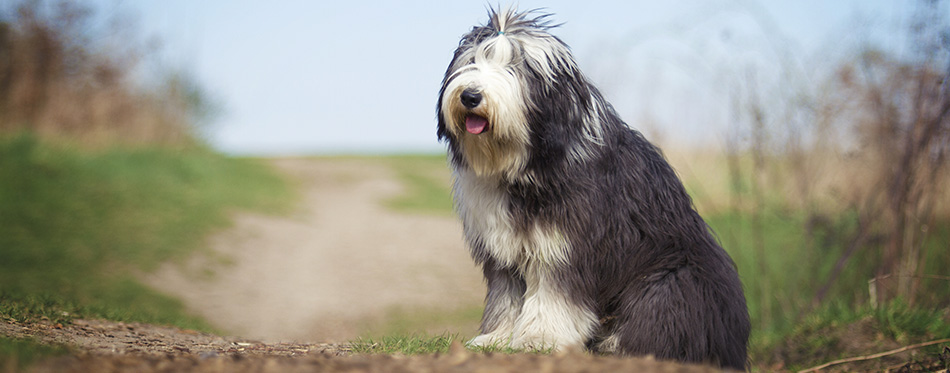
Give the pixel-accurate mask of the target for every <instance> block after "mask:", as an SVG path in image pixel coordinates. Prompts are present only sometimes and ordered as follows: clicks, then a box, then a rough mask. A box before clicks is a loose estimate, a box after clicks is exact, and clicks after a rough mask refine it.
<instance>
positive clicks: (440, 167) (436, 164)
mask: <svg viewBox="0 0 950 373" xmlns="http://www.w3.org/2000/svg"><path fill="white" fill-rule="evenodd" d="M384 162H385V163H386V164H387V165H388V166H389V167H391V168H392V170H393V171H394V172H395V173H396V177H397V178H398V179H399V181H400V182H402V184H403V186H404V187H405V188H406V189H405V191H404V192H403V193H402V194H401V195H399V196H397V197H394V198H392V199H390V200H389V201H386V206H387V207H389V208H391V209H393V210H395V211H399V212H408V213H422V214H434V215H442V216H452V214H453V209H452V206H453V205H452V194H451V189H450V188H451V187H450V185H451V181H450V178H449V166H448V163H447V161H446V158H445V155H444V154H438V155H400V156H392V157H387V158H385V160H384Z"/></svg>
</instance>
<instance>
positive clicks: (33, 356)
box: [0, 336, 69, 371]
mask: <svg viewBox="0 0 950 373" xmlns="http://www.w3.org/2000/svg"><path fill="white" fill-rule="evenodd" d="M67 353H69V349H68V348H66V347H64V346H60V345H49V344H44V343H39V342H36V341H33V340H31V339H18V338H7V337H2V336H0V370H3V371H17V370H19V369H23V368H25V367H26V366H28V365H30V364H31V363H33V362H35V361H37V360H40V359H42V358H45V357H51V356H59V355H65V354H67Z"/></svg>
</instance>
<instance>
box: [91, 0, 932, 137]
mask: <svg viewBox="0 0 950 373" xmlns="http://www.w3.org/2000/svg"><path fill="white" fill-rule="evenodd" d="M102 3H103V4H106V5H107V7H108V6H115V5H116V4H118V7H119V8H120V9H125V10H132V11H133V12H136V13H138V16H139V18H140V21H141V22H140V25H141V26H142V28H143V31H145V32H146V33H147V34H153V35H156V36H158V37H159V38H161V39H162V40H163V41H164V43H163V45H164V47H163V52H162V56H163V60H164V63H165V64H167V65H169V66H177V67H180V68H184V69H186V70H188V71H190V72H192V73H193V74H194V75H195V76H196V77H197V79H198V80H199V81H200V82H201V83H202V84H203V85H204V86H205V87H206V88H207V89H208V91H210V92H211V93H212V94H213V95H214V96H215V97H216V98H217V99H219V100H220V101H221V102H222V103H223V104H224V107H225V112H224V114H223V115H222V116H221V117H220V118H219V119H218V120H217V121H216V123H214V125H213V127H212V128H211V130H210V131H209V132H208V137H209V140H210V141H211V143H212V144H213V145H214V146H216V147H217V148H219V149H222V150H224V151H227V152H231V153H239V154H300V153H340V152H343V153H350V152H374V153H386V152H404V151H439V150H440V149H442V145H441V144H439V143H438V142H437V141H436V138H435V102H436V99H437V97H436V95H437V93H438V89H439V84H440V81H441V79H442V74H443V73H444V71H445V67H446V65H447V64H448V62H449V60H450V59H451V55H452V51H453V50H454V48H455V46H456V45H457V44H458V38H459V37H460V36H461V35H462V34H464V33H465V32H466V31H468V30H469V29H470V28H471V27H472V26H473V25H475V24H480V23H483V22H484V21H485V19H486V10H485V9H486V4H487V3H485V2H479V1H467V2H459V1H452V2H448V1H405V2H373V1H345V2H344V1H333V2H326V1H304V0H297V1H275V2H262V1H245V0H238V1H222V0H206V1H192V0H163V1H120V2H118V3H116V2H115V1H109V0H102ZM912 5H913V2H911V1H906V0H898V1H890V0H879V1H878V0H871V1H868V0H864V1H861V0H836V1H827V0H803V1H767V2H766V1H762V2H756V1H753V0H749V1H698V0H673V1H596V0H591V1H544V2H542V1H521V2H519V3H518V7H519V8H520V9H528V8H539V7H543V8H546V9H547V11H549V12H551V13H554V14H555V17H554V18H555V20H557V21H558V22H563V23H564V25H563V26H561V27H560V28H558V29H556V31H555V34H557V35H558V36H559V37H561V38H562V39H563V40H564V41H565V42H567V43H568V44H569V45H570V46H571V47H572V50H573V51H574V54H575V57H576V59H577V60H578V63H579V64H580V66H581V68H582V70H584V71H585V73H586V74H587V75H588V76H589V77H591V79H592V80H593V81H594V82H595V84H597V85H598V86H600V87H601V88H602V90H603V91H604V93H605V94H606V96H607V97H608V99H610V100H611V101H612V103H613V105H614V106H615V107H616V108H617V109H618V111H619V112H620V113H621V115H622V116H623V117H624V118H625V119H626V120H627V122H628V123H631V124H632V125H633V126H634V127H638V122H649V123H652V124H651V126H652V127H650V128H651V129H652V131H653V132H655V133H661V134H662V135H663V136H664V138H667V139H673V140H674V141H683V142H686V143H688V142H695V141H716V139H717V136H719V135H718V133H719V132H721V130H722V127H723V126H724V122H725V121H726V119H725V117H724V115H725V114H724V111H723V110H722V109H721V107H722V106H723V105H724V102H723V101H722V99H721V96H722V90H721V89H720V88H721V87H720V86H721V85H722V84H724V83H723V82H724V81H726V80H728V79H729V77H730V76H735V74H738V73H737V71H738V70H736V66H759V67H757V68H756V69H759V70H761V71H763V74H766V75H768V74H770V73H771V72H770V69H771V68H770V67H769V66H773V67H774V66H777V65H780V64H782V63H783V61H786V62H787V61H788V60H789V58H790V56H792V57H791V59H794V60H795V64H796V65H799V66H800V67H801V68H799V70H800V75H801V79H804V80H809V79H816V78H815V77H814V75H813V74H812V72H813V71H814V69H813V67H812V66H813V65H816V61H822V60H828V59H829V58H839V57H842V56H844V55H845V54H846V53H847V51H848V50H850V49H852V48H853V47H854V46H855V45H858V44H861V43H864V42H867V41H873V42H882V43H885V44H887V43H890V44H895V43H898V42H897V41H894V40H890V39H889V35H893V34H894V33H895V31H896V30H899V28H900V27H901V25H902V24H903V23H906V21H907V14H909V11H910V10H911V9H912ZM891 47H893V45H892V46H891ZM644 131H645V132H650V131H648V130H647V129H644Z"/></svg>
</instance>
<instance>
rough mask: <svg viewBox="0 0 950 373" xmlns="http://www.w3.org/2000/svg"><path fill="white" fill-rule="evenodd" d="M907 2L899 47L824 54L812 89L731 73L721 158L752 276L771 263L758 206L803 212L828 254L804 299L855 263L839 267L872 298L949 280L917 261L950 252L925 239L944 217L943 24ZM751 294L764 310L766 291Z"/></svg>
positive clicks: (926, 8) (949, 69)
mask: <svg viewBox="0 0 950 373" xmlns="http://www.w3.org/2000/svg"><path fill="white" fill-rule="evenodd" d="M919 7H920V9H919V11H918V12H917V14H916V15H915V16H914V18H913V22H911V23H912V24H911V27H910V29H909V30H908V33H907V36H908V45H911V46H914V48H913V50H911V51H910V52H908V53H906V54H901V55H897V54H889V53H886V52H882V51H880V50H876V49H874V48H871V47H863V48H860V49H859V50H858V51H857V52H856V53H854V54H853V55H851V56H850V57H848V58H846V59H844V60H841V61H836V62H833V63H834V65H833V66H832V67H831V68H830V69H829V70H830V71H832V73H831V74H829V75H828V77H827V78H826V79H823V80H820V81H819V82H818V83H817V84H816V85H815V86H812V87H807V88H808V89H806V90H802V91H793V92H791V93H790V94H789V96H787V97H780V98H779V99H776V98H775V97H767V95H766V94H764V93H763V92H762V91H761V89H760V87H758V86H757V80H756V79H754V74H749V75H751V76H753V78H751V79H750V78H748V77H742V78H741V79H737V83H736V88H735V92H734V94H733V101H734V108H733V117H734V118H736V126H737V127H739V128H738V129H737V130H736V131H735V133H737V134H741V136H735V137H733V138H732V139H731V141H730V142H729V143H728V145H727V151H726V153H725V155H724V157H725V158H726V164H727V165H728V166H727V168H728V170H729V172H728V174H729V175H730V184H731V187H730V191H731V196H730V197H729V205H730V207H731V208H732V209H735V210H738V211H743V212H744V213H747V214H749V215H750V216H751V225H752V230H751V231H752V235H753V236H754V237H753V238H752V242H753V246H755V248H756V249H755V250H754V256H755V257H756V262H757V265H756V266H757V267H758V271H759V273H768V272H769V271H775V270H780V269H778V268H773V266H770V265H769V263H767V262H766V261H767V258H768V257H769V256H770V255H774V254H773V253H771V252H770V250H771V249H772V248H769V247H766V245H765V242H766V238H767V237H764V235H765V234H767V227H764V226H763V223H762V222H763V221H764V220H766V218H765V217H763V214H766V213H770V212H775V211H776V210H778V211H779V212H780V213H782V212H781V211H782V210H783V209H784V210H785V211H795V212H797V213H795V214H804V215H805V216H804V219H803V222H804V224H803V226H802V231H801V234H802V235H803V236H805V237H806V239H807V242H809V245H811V247H809V248H808V250H812V251H814V252H815V253H814V255H816V256H822V257H823V258H824V260H825V261H830V262H831V263H834V265H833V266H832V267H831V269H830V270H829V271H827V272H826V273H822V274H821V275H820V276H815V278H814V279H813V280H812V281H813V284H812V285H813V286H814V288H815V289H816V290H815V291H814V294H813V296H812V297H813V298H812V306H811V307H810V308H814V307H818V306H820V305H822V304H824V303H826V302H828V301H829V300H830V299H831V298H833V296H834V294H835V292H834V291H833V290H832V289H833V288H834V287H835V286H836V284H837V283H838V282H839V281H840V280H841V278H842V277H841V276H843V274H844V273H845V272H849V268H861V270H858V271H853V270H852V271H850V275H851V276H854V275H857V276H864V278H865V279H866V280H868V281H869V286H868V288H867V293H868V298H869V300H870V302H871V303H872V304H880V303H884V302H888V301H890V300H892V299H902V300H904V301H906V302H908V303H910V304H911V305H913V304H915V302H917V301H919V300H923V299H934V298H933V297H931V296H930V295H932V294H933V292H932V291H931V290H933V289H937V288H940V287H941V286H942V287H943V288H944V289H946V287H947V285H948V284H950V277H948V276H947V275H948V274H947V273H945V272H944V273H931V272H932V271H933V268H934V266H932V265H931V266H930V267H929V269H927V266H925V265H924V261H925V260H926V258H934V257H935V254H937V256H936V257H941V256H940V255H943V254H941V253H944V252H948V251H950V246H948V245H950V244H948V243H946V242H944V243H940V242H936V243H935V242H933V239H932V238H933V234H934V232H943V231H946V230H948V224H950V194H948V193H946V192H945V191H946V190H947V187H948V186H950V165H948V162H947V158H948V156H950V23H948V22H947V20H946V19H943V18H941V16H940V14H941V13H940V12H939V10H940V9H942V7H941V4H940V2H939V1H924V2H921V3H920V4H919ZM785 76H794V74H786V75H785ZM780 84H787V85H788V86H793V85H795V84H800V82H793V81H783V82H781V83H780ZM783 214H786V215H792V213H787V212H786V213H783ZM829 236H831V237H835V239H833V240H828V239H826V238H827V237H829ZM935 250H940V251H939V252H937V251H935ZM944 257H945V256H944ZM947 259H950V257H947ZM866 269H869V270H866ZM764 281H768V279H767V278H766V279H764ZM762 286H763V287H764V288H766V289H767V288H769V287H770V286H769V285H768V284H764V285H762ZM941 294H947V292H946V291H942V292H941ZM759 296H761V298H762V299H761V300H760V302H761V304H763V308H766V309H765V311H764V312H765V313H766V314H768V313H770V312H769V310H768V309H767V308H768V305H770V304H777V303H776V302H775V301H774V299H773V297H774V296H775V295H774V294H770V293H769V292H767V291H764V292H761V293H760V294H759ZM930 305H935V306H941V307H943V306H947V305H950V303H947V301H946V300H943V301H939V300H938V301H937V302H936V304H933V303H932V304H930ZM802 312H803V313H804V312H807V309H806V310H803V311H802Z"/></svg>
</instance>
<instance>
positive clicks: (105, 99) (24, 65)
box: [0, 0, 206, 145]
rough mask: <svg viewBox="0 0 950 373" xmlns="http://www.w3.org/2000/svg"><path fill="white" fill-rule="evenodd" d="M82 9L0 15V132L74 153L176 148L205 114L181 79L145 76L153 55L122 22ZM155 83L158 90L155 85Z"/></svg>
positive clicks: (51, 5) (12, 9)
mask: <svg viewBox="0 0 950 373" xmlns="http://www.w3.org/2000/svg"><path fill="white" fill-rule="evenodd" d="M96 11H97V10H96V9H95V8H94V7H93V6H92V5H89V4H87V3H85V2H83V1H69V0H60V1H55V2H46V1H40V0H19V1H15V2H14V3H13V4H9V5H7V6H0V12H2V13H0V132H2V133H15V132H21V131H30V132H34V133H37V134H39V135H41V136H43V137H54V138H65V139H69V140H71V141H76V142H79V143H82V144H88V145H96V144H108V143H115V142H121V143H131V144H142V143H148V144H183V143H188V142H191V141H193V140H194V138H195V131H194V127H193V125H194V124H195V123H196V122H198V121H199V120H200V119H201V118H199V116H200V115H202V114H203V113H205V112H206V110H205V109H206V108H205V107H204V105H206V100H203V99H202V98H203V97H204V95H203V94H202V92H201V90H200V88H199V87H197V86H196V85H195V84H193V82H192V81H191V80H189V79H186V78H185V76H184V75H182V74H165V76H158V77H155V76H148V74H146V71H144V70H143V69H142V68H141V67H142V64H143V62H146V61H148V60H149V59H150V58H153V57H154V55H155V54H156V53H157V49H156V48H155V47H152V46H150V45H151V44H154V43H150V42H148V41H147V40H146V39H144V38H142V37H141V35H140V33H139V32H138V31H137V30H136V29H135V27H134V24H133V22H131V18H129V17H127V16H123V15H116V16H112V17H111V18H110V19H105V20H103V17H101V16H99V15H98V14H97V12H96ZM156 82H158V83H156Z"/></svg>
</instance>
